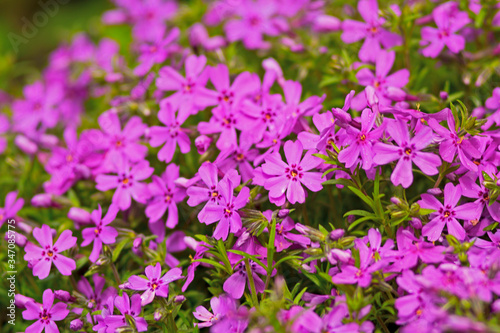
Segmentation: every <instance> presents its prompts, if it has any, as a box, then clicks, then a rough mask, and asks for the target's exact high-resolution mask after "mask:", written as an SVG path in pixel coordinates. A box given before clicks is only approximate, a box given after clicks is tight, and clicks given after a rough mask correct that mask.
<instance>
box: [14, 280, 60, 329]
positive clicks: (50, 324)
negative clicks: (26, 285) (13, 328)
mask: <svg viewBox="0 0 500 333" xmlns="http://www.w3.org/2000/svg"><path fill="white" fill-rule="evenodd" d="M25 307H26V310H24V311H23V319H24V320H36V321H35V322H34V323H33V324H31V325H30V326H28V328H26V331H28V332H42V331H43V330H44V329H45V332H47V333H59V328H57V324H56V323H55V322H56V321H60V320H63V319H64V318H66V316H67V315H68V314H69V310H68V309H67V305H66V304H64V303H62V302H60V303H57V304H55V305H54V292H52V290H50V289H46V290H45V291H44V292H43V305H42V304H38V303H35V302H33V301H28V302H26V303H25Z"/></svg>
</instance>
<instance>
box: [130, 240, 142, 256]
mask: <svg viewBox="0 0 500 333" xmlns="http://www.w3.org/2000/svg"><path fill="white" fill-rule="evenodd" d="M142 241H143V239H142V237H141V236H138V237H136V238H135V239H134V242H133V244H132V252H134V253H135V255H137V256H139V257H142V255H143V254H144V253H143V252H142Z"/></svg>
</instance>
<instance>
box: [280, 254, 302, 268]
mask: <svg viewBox="0 0 500 333" xmlns="http://www.w3.org/2000/svg"><path fill="white" fill-rule="evenodd" d="M294 259H302V257H301V256H287V257H284V258H281V259H280V260H278V261H277V262H276V263H275V264H274V266H273V269H274V268H276V267H278V266H279V265H281V264H282V263H284V262H285V261H288V260H294Z"/></svg>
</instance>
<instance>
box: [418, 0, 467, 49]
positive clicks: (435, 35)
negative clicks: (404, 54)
mask: <svg viewBox="0 0 500 333" xmlns="http://www.w3.org/2000/svg"><path fill="white" fill-rule="evenodd" d="M432 16H433V17H434V21H435V22H436V25H437V29H436V28H431V27H423V28H422V41H423V42H424V43H426V44H428V45H427V47H425V48H424V49H423V50H422V54H423V55H424V56H426V57H430V58H435V57H437V56H438V55H439V53H441V51H442V50H443V48H444V47H445V46H447V47H448V49H449V50H450V51H451V52H453V53H458V52H460V51H461V50H463V49H464V48H465V38H464V37H463V36H460V35H457V34H455V33H456V32H457V31H459V30H460V29H462V28H463V27H464V26H466V25H467V24H469V22H470V21H471V20H470V19H469V16H468V14H467V12H460V11H458V4H457V3H455V2H446V3H444V4H442V5H441V6H438V7H436V8H435V9H434V11H433V12H432Z"/></svg>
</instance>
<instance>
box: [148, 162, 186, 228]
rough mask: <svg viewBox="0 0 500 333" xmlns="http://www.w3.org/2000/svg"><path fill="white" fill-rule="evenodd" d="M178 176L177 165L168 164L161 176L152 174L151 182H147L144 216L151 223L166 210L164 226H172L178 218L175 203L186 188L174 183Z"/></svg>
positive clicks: (182, 195) (180, 199)
mask: <svg viewBox="0 0 500 333" xmlns="http://www.w3.org/2000/svg"><path fill="white" fill-rule="evenodd" d="M178 178H179V167H178V166H177V165H175V164H169V165H168V166H167V169H166V170H165V172H164V173H163V174H162V175H161V177H158V176H153V182H152V183H151V184H148V191H149V195H150V196H151V197H150V198H149V200H148V206H147V207H146V216H147V217H149V222H151V223H153V222H156V221H158V220H159V219H161V218H162V216H163V214H165V212H166V211H167V210H168V217H167V222H166V226H167V227H168V228H174V227H175V226H176V225H177V223H178V220H179V216H178V211H177V204H178V203H179V202H181V201H183V200H184V198H185V197H186V190H185V189H184V188H182V187H178V186H177V185H175V181H176V180H177V179H178Z"/></svg>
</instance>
